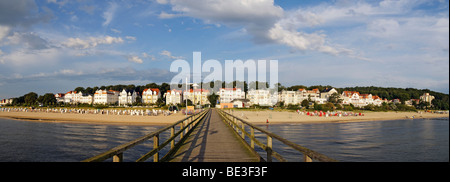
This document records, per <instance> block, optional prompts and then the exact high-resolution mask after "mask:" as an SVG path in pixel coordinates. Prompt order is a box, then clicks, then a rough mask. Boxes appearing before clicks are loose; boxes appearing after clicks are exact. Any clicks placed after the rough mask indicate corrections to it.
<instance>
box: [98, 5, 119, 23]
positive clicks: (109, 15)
mask: <svg viewBox="0 0 450 182" xmlns="http://www.w3.org/2000/svg"><path fill="white" fill-rule="evenodd" d="M118 7H119V6H118V5H117V3H114V2H110V3H109V6H108V9H106V11H105V12H103V18H104V19H105V21H104V22H103V24H102V25H103V26H108V25H109V24H110V23H111V21H112V20H113V18H114V14H115V13H116V11H117V8H118Z"/></svg>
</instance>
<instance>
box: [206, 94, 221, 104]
mask: <svg viewBox="0 0 450 182" xmlns="http://www.w3.org/2000/svg"><path fill="white" fill-rule="evenodd" d="M207 98H208V101H209V103H211V107H216V103H217V100H219V95H216V93H214V92H213V93H212V94H211V95H208V97H207Z"/></svg>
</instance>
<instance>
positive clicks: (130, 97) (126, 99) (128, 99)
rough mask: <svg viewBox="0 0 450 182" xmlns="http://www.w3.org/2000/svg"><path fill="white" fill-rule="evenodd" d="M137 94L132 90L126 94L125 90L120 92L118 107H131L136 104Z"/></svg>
mask: <svg viewBox="0 0 450 182" xmlns="http://www.w3.org/2000/svg"><path fill="white" fill-rule="evenodd" d="M136 98H137V93H136V92H135V91H134V90H133V91H131V92H127V91H126V90H125V89H123V90H122V92H120V94H119V105H121V106H124V105H132V104H133V103H135V102H136Z"/></svg>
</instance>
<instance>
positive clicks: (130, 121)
mask: <svg viewBox="0 0 450 182" xmlns="http://www.w3.org/2000/svg"><path fill="white" fill-rule="evenodd" d="M0 117H3V118H9V119H18V120H26V121H37V122H70V123H92V124H116V125H169V124H171V123H174V122H176V121H179V120H181V119H183V118H185V117H186V116H185V115H184V114H182V113H181V112H178V113H176V114H171V115H169V116H164V115H159V116H131V115H111V114H110V115H106V114H76V113H63V114H62V113H46V112H0Z"/></svg>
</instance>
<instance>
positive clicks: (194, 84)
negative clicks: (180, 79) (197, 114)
mask: <svg viewBox="0 0 450 182" xmlns="http://www.w3.org/2000/svg"><path fill="white" fill-rule="evenodd" d="M188 84H193V85H192V86H193V87H194V88H195V87H198V85H197V84H196V83H188V78H187V77H186V92H185V94H184V95H186V94H187V92H188ZM192 94H194V92H192ZM187 100H188V98H187V97H186V112H185V113H186V117H187V106H188V102H187ZM192 102H195V96H194V101H192ZM200 102H201V100H200ZM194 110H195V108H194Z"/></svg>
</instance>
